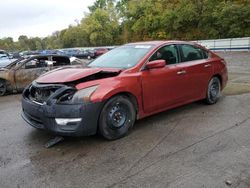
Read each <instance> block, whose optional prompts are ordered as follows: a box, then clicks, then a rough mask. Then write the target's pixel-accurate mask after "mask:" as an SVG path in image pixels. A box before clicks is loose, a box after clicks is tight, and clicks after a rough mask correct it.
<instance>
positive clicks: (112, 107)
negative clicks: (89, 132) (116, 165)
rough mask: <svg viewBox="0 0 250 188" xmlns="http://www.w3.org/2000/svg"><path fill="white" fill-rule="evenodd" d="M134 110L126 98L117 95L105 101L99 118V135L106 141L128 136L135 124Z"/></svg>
mask: <svg viewBox="0 0 250 188" xmlns="http://www.w3.org/2000/svg"><path fill="white" fill-rule="evenodd" d="M135 118H136V110H135V106H134V105H133V103H132V102H131V101H130V99H129V98H128V97H126V96H122V95H118V96H115V97H113V98H111V99H109V100H108V101H107V103H106V104H105V105H104V107H103V109H102V111H101V114H100V118H99V129H98V131H99V133H100V134H101V135H102V136H103V137H104V138H106V139H108V140H115V139H118V138H121V137H123V136H125V135H126V134H128V132H129V131H130V130H131V128H132V127H133V125H134V123H135Z"/></svg>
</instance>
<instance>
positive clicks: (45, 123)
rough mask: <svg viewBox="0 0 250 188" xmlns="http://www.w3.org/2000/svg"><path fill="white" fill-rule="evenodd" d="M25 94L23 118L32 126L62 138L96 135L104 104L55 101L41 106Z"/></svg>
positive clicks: (26, 91) (25, 91)
mask: <svg viewBox="0 0 250 188" xmlns="http://www.w3.org/2000/svg"><path fill="white" fill-rule="evenodd" d="M28 92H29V90H28V89H26V90H24V92H23V98H22V110H23V111H22V117H23V119H24V120H25V121H26V122H27V123H28V124H30V125H31V126H33V127H35V128H37V129H43V130H47V131H49V132H52V133H54V134H56V135H61V136H89V135H94V134H96V131H97V126H98V119H99V114H100V111H101V108H102V106H103V102H98V103H91V102H88V103H82V104H57V103H56V101H55V100H50V99H49V101H47V102H46V103H43V104H40V103H37V102H35V101H33V100H31V99H30V98H29V97H28Z"/></svg>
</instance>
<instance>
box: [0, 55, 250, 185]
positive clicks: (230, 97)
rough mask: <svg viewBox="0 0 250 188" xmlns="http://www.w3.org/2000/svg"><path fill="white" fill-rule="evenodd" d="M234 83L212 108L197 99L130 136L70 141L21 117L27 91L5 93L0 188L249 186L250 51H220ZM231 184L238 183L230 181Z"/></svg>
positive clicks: (143, 123) (0, 106)
mask: <svg viewBox="0 0 250 188" xmlns="http://www.w3.org/2000/svg"><path fill="white" fill-rule="evenodd" d="M220 55H221V56H223V57H225V58H226V60H227V61H228V67H229V78H230V81H229V84H228V86H227V88H226V89H225V91H224V92H223V96H222V97H221V100H220V101H219V102H218V103H217V104H216V105H213V106H207V105H204V104H203V103H202V102H196V103H192V104H189V105H186V106H183V107H180V108H177V109H174V110H170V111H167V112H163V113H160V114H158V115H155V116H152V117H149V118H146V119H143V120H140V121H137V122H136V125H135V127H134V129H133V131H132V132H131V134H130V135H128V136H127V137H125V138H123V139H120V140H116V141H112V142H111V141H106V140H104V139H102V138H101V137H99V136H92V137H83V138H66V140H65V141H63V142H62V143H60V144H58V145H56V146H54V147H52V148H50V149H46V148H45V147H44V144H45V143H46V142H47V141H48V140H49V139H50V138H52V136H51V135H49V134H47V133H45V132H41V131H37V130H35V129H33V128H31V127H29V126H27V125H26V123H25V122H24V121H23V120H22V119H21V117H20V110H21V107H20V95H9V96H5V97H1V98H0V126H1V129H0V188H7V187H9V188H13V187H18V188H22V187H25V188H26V187H46V188H47V187H53V188H55V187H178V188H179V187H183V188H184V187H185V188H196V187H197V188H198V187H209V188H210V187H211V188H212V187H216V188H218V187H239V188H245V187H246V188H249V187H250V52H245V53H239V52H238V53H220ZM226 182H227V183H228V184H231V186H228V185H226Z"/></svg>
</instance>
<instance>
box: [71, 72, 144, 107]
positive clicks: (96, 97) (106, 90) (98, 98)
mask: <svg viewBox="0 0 250 188" xmlns="http://www.w3.org/2000/svg"><path fill="white" fill-rule="evenodd" d="M94 85H99V87H98V88H97V90H96V91H95V92H94V93H93V94H92V96H91V101H92V102H102V101H106V100H108V99H110V98H111V97H112V96H114V95H117V94H121V93H129V94H131V95H133V96H134V97H135V98H136V100H137V104H138V108H139V111H140V109H142V95H141V94H142V90H141V80H140V73H124V74H120V75H119V76H117V77H112V78H106V79H102V80H96V81H91V82H86V83H81V84H78V85H77V86H76V88H77V89H78V90H79V89H81V88H82V89H83V88H86V87H90V86H94Z"/></svg>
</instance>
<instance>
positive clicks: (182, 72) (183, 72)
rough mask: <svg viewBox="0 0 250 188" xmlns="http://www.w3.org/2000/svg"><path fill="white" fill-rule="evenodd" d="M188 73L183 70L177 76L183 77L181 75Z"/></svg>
mask: <svg viewBox="0 0 250 188" xmlns="http://www.w3.org/2000/svg"><path fill="white" fill-rule="evenodd" d="M186 73H187V72H186V71H185V70H181V71H178V72H177V74H178V75H181V74H186Z"/></svg>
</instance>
